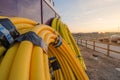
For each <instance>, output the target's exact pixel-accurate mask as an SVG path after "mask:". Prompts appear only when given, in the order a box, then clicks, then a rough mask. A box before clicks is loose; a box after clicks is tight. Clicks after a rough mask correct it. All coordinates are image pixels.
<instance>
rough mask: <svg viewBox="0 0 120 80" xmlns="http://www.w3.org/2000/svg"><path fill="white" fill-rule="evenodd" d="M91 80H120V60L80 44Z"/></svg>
mask: <svg viewBox="0 0 120 80" xmlns="http://www.w3.org/2000/svg"><path fill="white" fill-rule="evenodd" d="M80 49H81V53H82V56H83V58H84V60H85V63H86V66H87V74H88V76H89V78H90V80H120V71H118V70H116V68H120V60H118V59H115V58H111V57H107V56H106V55H104V54H103V53H99V52H96V51H93V50H91V49H88V48H85V47H83V46H80Z"/></svg>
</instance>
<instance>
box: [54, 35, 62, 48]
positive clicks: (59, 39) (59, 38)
mask: <svg viewBox="0 0 120 80" xmlns="http://www.w3.org/2000/svg"><path fill="white" fill-rule="evenodd" d="M61 45H62V37H61V36H60V35H59V36H58V38H57V39H56V42H55V44H54V47H55V48H57V47H59V46H61Z"/></svg>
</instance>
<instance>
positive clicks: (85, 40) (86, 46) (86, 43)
mask: <svg viewBox="0 0 120 80" xmlns="http://www.w3.org/2000/svg"><path fill="white" fill-rule="evenodd" d="M85 41H86V48H87V40H85Z"/></svg>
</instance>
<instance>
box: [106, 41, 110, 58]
mask: <svg viewBox="0 0 120 80" xmlns="http://www.w3.org/2000/svg"><path fill="white" fill-rule="evenodd" d="M109 55H110V44H109V43H108V44H107V56H109Z"/></svg>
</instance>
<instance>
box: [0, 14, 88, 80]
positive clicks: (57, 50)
mask: <svg viewBox="0 0 120 80" xmlns="http://www.w3.org/2000/svg"><path fill="white" fill-rule="evenodd" d="M6 18H7V19H6ZM0 24H1V25H0V32H1V33H2V34H3V36H2V38H0V41H1V44H0V80H54V79H55V80H89V79H88V76H87V74H86V73H85V70H84V69H83V65H82V64H81V63H80V60H78V58H77V57H76V55H75V52H74V51H73V49H71V48H70V46H69V45H68V42H67V41H66V40H64V39H62V38H61V35H60V34H59V33H58V32H57V31H55V30H54V29H52V28H51V27H50V26H47V25H42V24H41V25H39V24H38V23H37V22H35V21H33V20H29V19H26V18H19V17H3V16H0ZM3 27H4V28H3ZM7 27H9V28H10V27H12V28H14V31H12V30H13V29H9V28H7ZM10 30H11V32H10ZM5 31H6V32H5ZM7 35H9V36H7ZM72 39H73V38H72ZM5 42H6V43H5ZM3 43H4V44H3Z"/></svg>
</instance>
